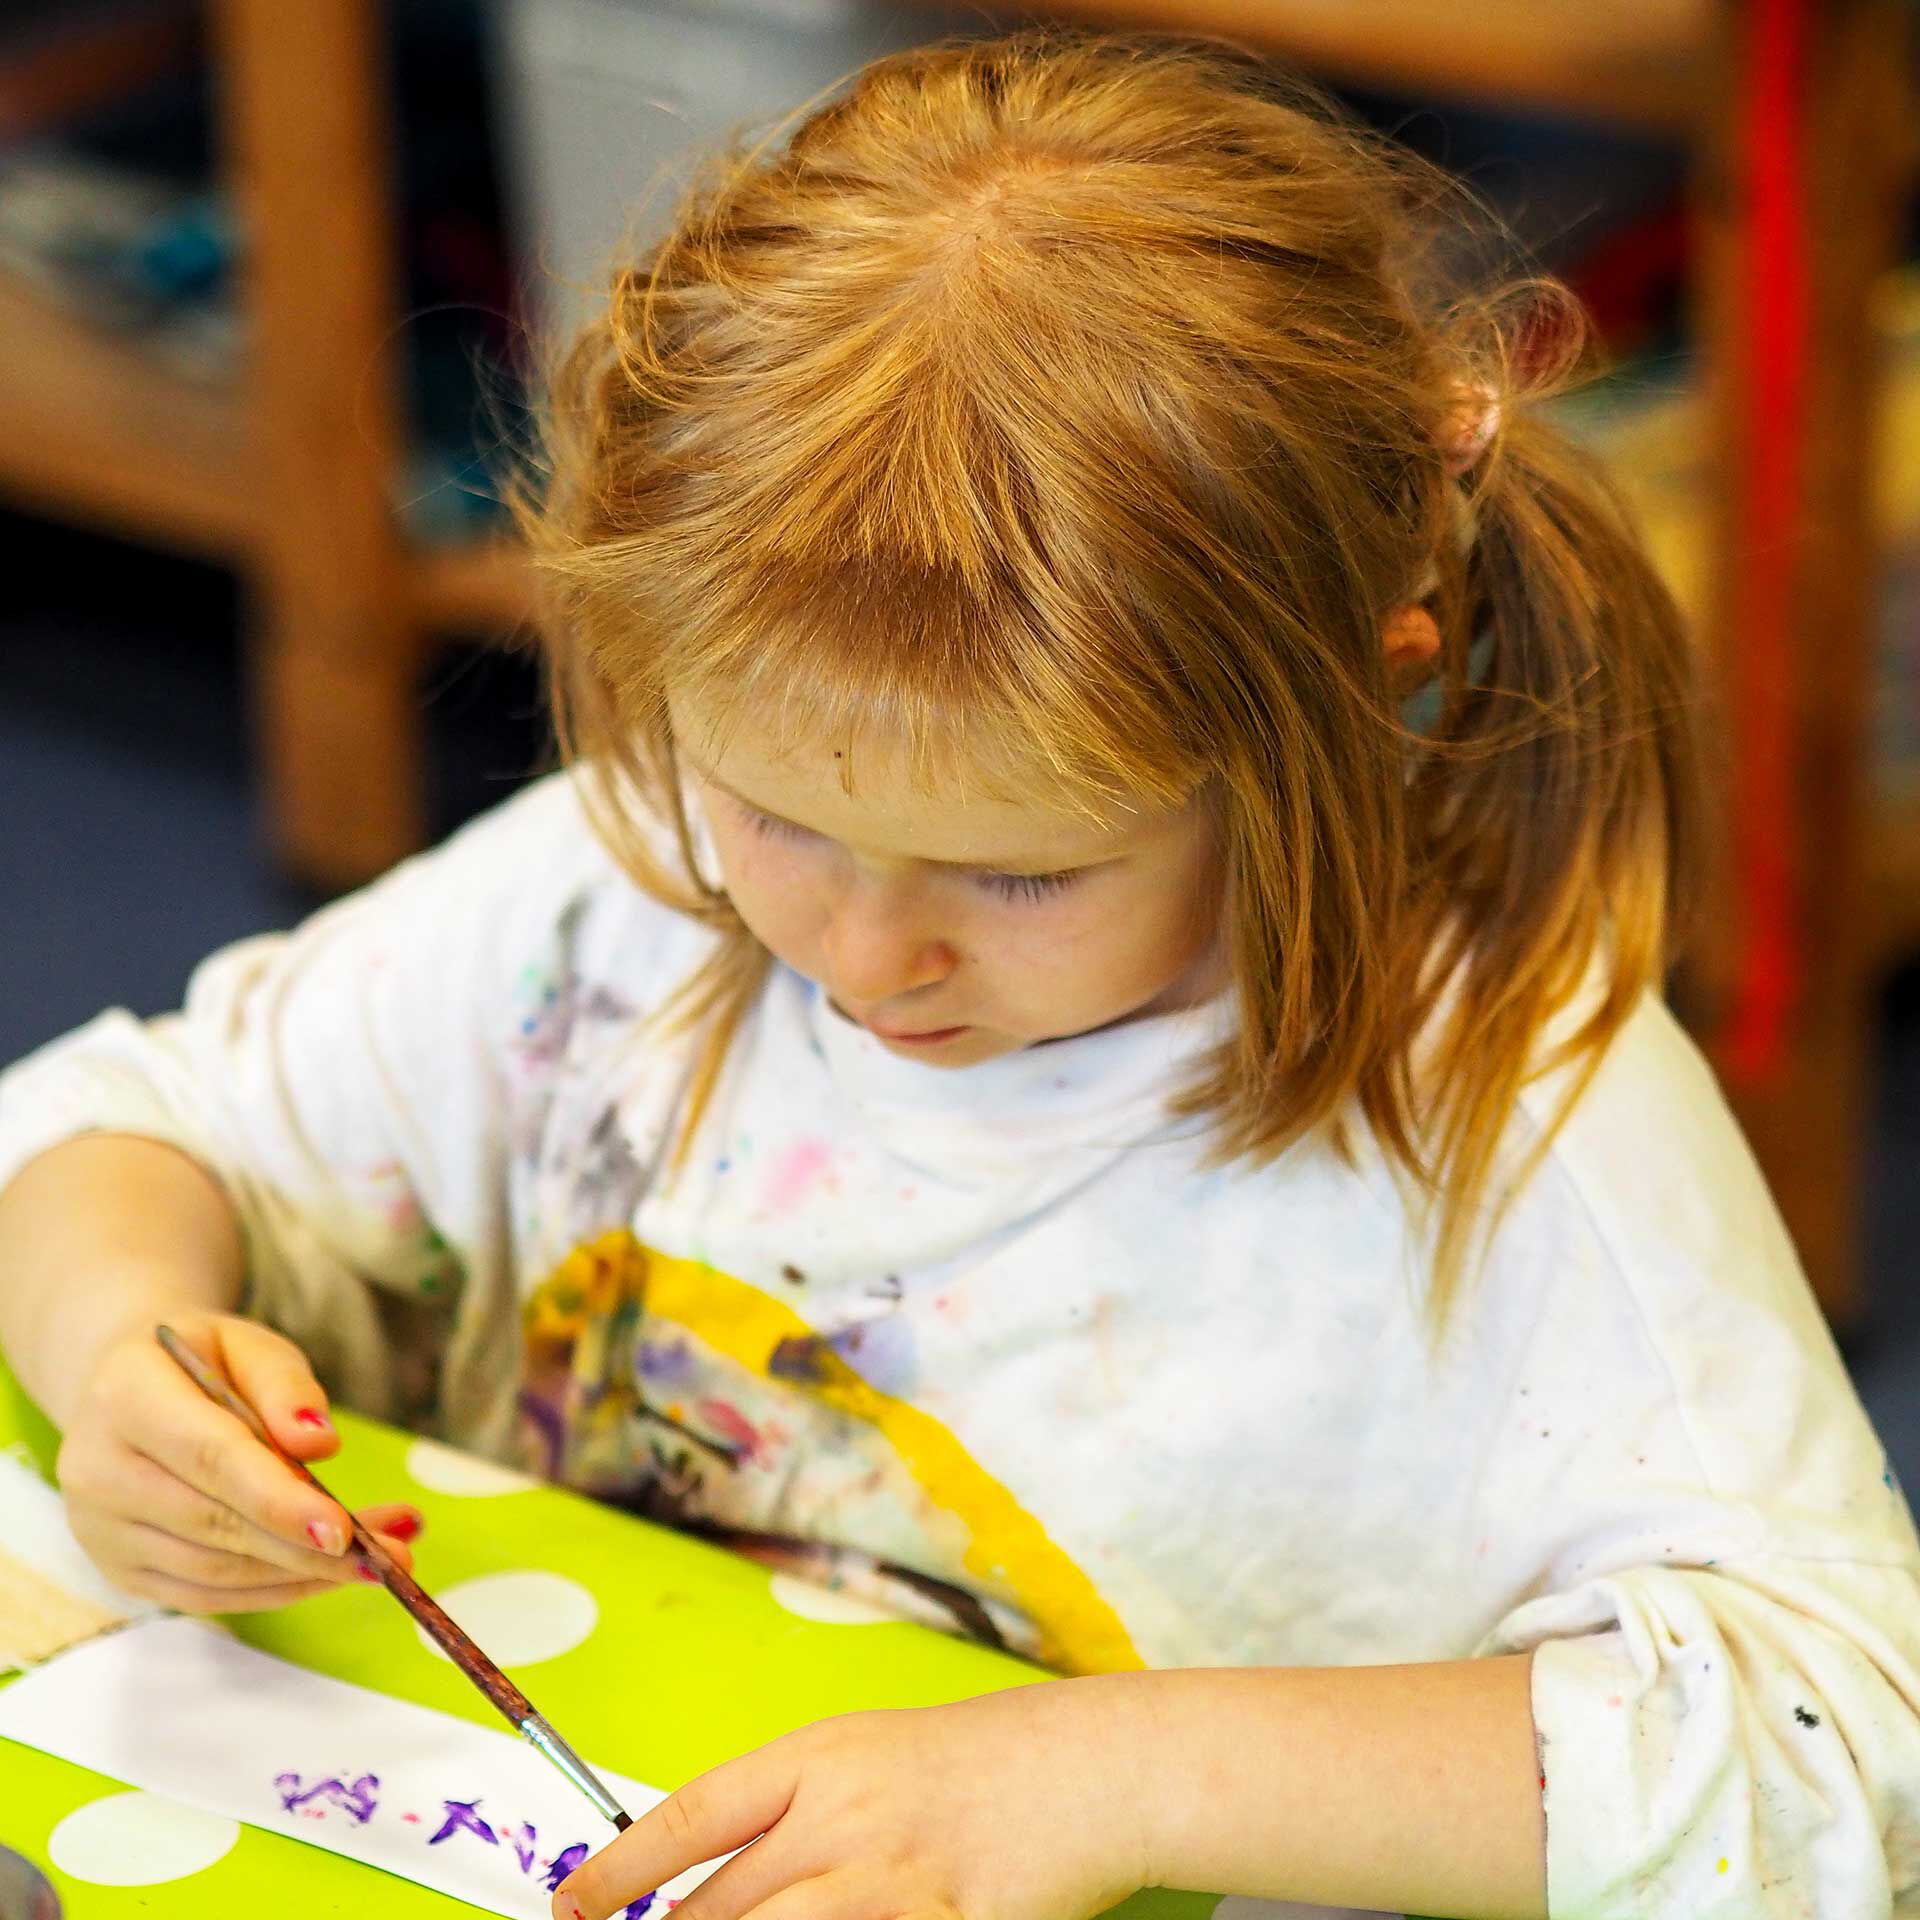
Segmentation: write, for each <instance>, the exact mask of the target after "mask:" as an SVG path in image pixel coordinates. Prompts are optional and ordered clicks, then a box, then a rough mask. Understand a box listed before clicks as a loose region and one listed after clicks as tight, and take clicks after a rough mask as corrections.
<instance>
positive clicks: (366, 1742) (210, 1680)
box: [0, 1616, 720, 1920]
mask: <svg viewBox="0 0 1920 1920" xmlns="http://www.w3.org/2000/svg"><path fill="white" fill-rule="evenodd" d="M560 1732H561V1733H562V1734H565V1733H566V1732H567V1729H566V1728H565V1727H562V1728H561V1729H560ZM0 1736H4V1737H6V1738H8V1739H12V1740H18V1741H21V1742H23V1743H24V1744H25V1745H27V1746H30V1747H38V1748H40V1749H41V1750H42V1751H43V1752H46V1753H51V1754H57V1755H58V1756H59V1757H60V1758H61V1759H63V1760H71V1761H75V1762H77V1763H78V1764H79V1765H81V1766H83V1767H91V1768H93V1769H94V1770H95V1771H96V1772H98V1773H104V1774H107V1775H109V1776H111V1777H112V1778H113V1779H116V1780H124V1781H125V1782H126V1783H127V1784H128V1785H129V1786H135V1787H145V1788H147V1789H149V1790H150V1791H152V1792H155V1793H163V1794H166V1795H168V1796H169V1797H171V1798H172V1799H175V1800H182V1801H185V1802H186V1803H187V1804H188V1805H189V1806H195V1807H201V1808H204V1809H205V1810H206V1811H208V1812H210V1813H224V1814H227V1815H230V1816H231V1817H232V1818H234V1819H236V1820H243V1821H245V1822H246V1823H247V1824H248V1825H250V1826H255V1827H264V1828H266V1829H267V1830H268V1831H269V1832H272V1833H284V1834H288V1835H290V1836H291V1837H292V1838H294V1839H296V1840H304V1841H306V1842H307V1843H308V1844H309V1845H312V1846H316V1847H326V1848H328V1849H329V1850H331V1851H332V1852H334V1853H343V1854H346V1855H347V1856H348V1857H349V1858H351V1859H354V1860H360V1861H364V1862H365V1863H366V1864H367V1865H368V1866H373V1867H381V1868H384V1869H385V1870H386V1871H387V1872H389V1873H397V1874H402V1875H404V1876H405V1877H406V1878H407V1879H409V1880H417V1881H418V1882H419V1883H420V1884H421V1885H422V1886H428V1887H435V1888H438V1889H439V1890H440V1891H441V1892H443V1893H450V1894H453V1895H455V1896H456V1897H457V1898H459V1899H462V1900H468V1901H471V1902H472V1903H473V1905H475V1906H476V1907H482V1908H485V1909H486V1910H487V1911H488V1912H491V1913H501V1914H509V1915H526V1916H530V1917H534V1916H537V1917H538V1920H545V1916H546V1915H547V1913H548V1910H549V1906H550V1887H549V1883H550V1882H552V1883H554V1884H557V1882H558V1880H559V1878H560V1875H561V1874H562V1873H564V1872H567V1871H571V1868H572V1866H573V1865H575V1864H577V1861H578V1859H584V1858H585V1853H584V1852H582V1853H581V1854H579V1855H578V1856H577V1857H576V1858H575V1859H574V1860H571V1861H569V1860H567V1859H566V1858H565V1855H566V1853H567V1850H568V1849H569V1848H571V1847H574V1846H576V1845H581V1844H582V1843H584V1846H585V1847H586V1848H589V1849H591V1850H593V1851H596V1852H597V1851H598V1850H599V1848H600V1847H601V1846H602V1845H603V1844H604V1843H605V1842H606V1841H608V1840H611V1839H612V1838H613V1834H612V1831H611V1830H610V1829H609V1828H608V1826H607V1824H606V1823H605V1821H603V1820H602V1819H601V1818H600V1817H599V1815H598V1814H596V1813H595V1812H594V1811H593V1809H592V1807H591V1806H589V1805H588V1803H587V1801H586V1800H585V1799H584V1798H583V1797H582V1796H581V1794H580V1793H579V1791H578V1790H577V1789H576V1788H574V1787H573V1786H571V1785H569V1784H568V1782H567V1781H566V1780H564V1779H563V1778H562V1777H561V1776H560V1774H558V1773H557V1772H556V1771H555V1770H554V1769H553V1768H552V1767H551V1766H550V1765H549V1764H548V1762H546V1761H545V1760H543V1759H542V1758H541V1757H540V1756H539V1755H538V1754H537V1753H535V1752H534V1750H533V1749H532V1748H531V1747H530V1746H528V1745H527V1744H526V1742H525V1741H523V1740H517V1739H515V1738H514V1737H513V1736H512V1735H511V1734H509V1733H507V1732H505V1731H504V1730H503V1731H500V1732H495V1731H493V1730H492V1729H491V1728H487V1727H480V1726H475V1725H473V1724H472V1723H471V1722H469V1721H465V1720H456V1719H454V1718H453V1717H452V1716H451V1715H450V1714H444V1713H436V1712H435V1711H433V1710H432V1709H431V1708H429V1707H421V1706H416V1705H414V1704H413V1703H412V1702H410V1701H404V1700H394V1699H390V1698H389V1697H388V1696H387V1695H385V1694H381V1693H374V1692H371V1691H369V1690H368V1689H367V1688H365V1687H356V1686H350V1685H348V1684H347V1683H346V1682H345V1681H341V1680H332V1679H328V1678H326V1677H325V1676H323V1675H320V1674H315V1673H308V1672H307V1671H305V1670H304V1669H303V1668H300V1667H295V1666H292V1665H289V1664H288V1663H287V1662H286V1661H284V1660H277V1659H275V1658H274V1657H273V1656H272V1655H271V1654H265V1653H261V1652H258V1651H257V1650H256V1649H254V1648H252V1647H249V1646H247V1645H245V1644H244V1643H243V1642H242V1641H239V1640H236V1639H235V1638H234V1637H233V1635H232V1634H230V1633H228V1632H227V1631H226V1630H225V1629H224V1628H220V1627H215V1626H211V1625H209V1624H208V1623H207V1622H205V1621H201V1620H187V1619H179V1618H174V1617H171V1616H169V1617H164V1618H159V1619H153V1620H147V1621H143V1622H141V1623H140V1624H138V1625H135V1626H129V1627H126V1628H123V1629H122V1630H121V1631H119V1632H117V1633H111V1634H108V1635H107V1636H106V1637H105V1638H103V1639H100V1640H95V1641H91V1642H89V1643H88V1644H87V1645H85V1646H81V1647H75V1648H73V1649H71V1650H70V1651H68V1652H66V1653H63V1654H60V1655H58V1656H56V1657H55V1658H54V1659H52V1660H49V1661H48V1662H46V1664H45V1665H44V1666H41V1667H39V1668H37V1669H36V1670H35V1671H33V1672H32V1673H29V1674H27V1675H26V1676H25V1677H24V1678H22V1679H19V1680H16V1681H15V1682H13V1684H12V1685H11V1686H9V1687H7V1688H5V1689H4V1690H0ZM587 1760H588V1764H589V1765H590V1766H593V1769H594V1771H595V1772H596V1773H597V1774H599V1776H600V1778H601V1779H602V1780H604V1781H605V1782H606V1784H607V1786H608V1788H609V1789H610V1790H611V1791H612V1792H613V1794H614V1795H615V1797H616V1798H618V1799H619V1800H620V1802H621V1804H622V1805H623V1806H624V1807H625V1808H626V1810H627V1811H628V1813H630V1814H632V1815H633V1816H634V1817H635V1818H636V1819H638V1818H639V1816H640V1815H641V1814H642V1813H644V1812H645V1811H646V1810H647V1808H649V1807H651V1806H654V1805H655V1804H657V1803H658V1802H659V1801H661V1800H663V1799H664V1798H665V1797H666V1796H665V1794H663V1793H662V1792H661V1791H660V1790H659V1789H658V1788H655V1787H649V1786H644V1785H642V1784H641V1783H640V1782H639V1781H637V1780H630V1779H627V1778H625V1777H624V1776H623V1775H621V1774H617V1773H614V1772H612V1771H610V1770H609V1769H607V1768H603V1767H601V1766H599V1765H597V1764H596V1763H595V1762H594V1761H593V1759H592V1756H591V1755H589V1756H587ZM436 1836H438V1837H436ZM556 1863H558V1864H556ZM719 1864H720V1863H719V1861H717V1860H716V1861H710V1862H708V1863H707V1864H705V1865H703V1866H700V1867H696V1868H694V1869H692V1870H691V1871H689V1872H687V1873H685V1874H682V1875H681V1876H680V1877H679V1878H678V1879H676V1880H673V1881H670V1882H669V1883H668V1884H667V1885H666V1886H665V1887H663V1888H661V1889H660V1890H659V1891H660V1896H661V1897H660V1898H659V1899H658V1900H657V1901H656V1902H655V1903H654V1907H653V1913H654V1916H655V1920H660V1916H663V1915H664V1913H665V1910H666V1903H667V1901H668V1900H669V1899H678V1898H680V1897H682V1896H683V1895H685V1894H686V1893H688V1892H690V1891H691V1890H692V1889H693V1888H694V1887H696V1886H698V1885H699V1884H700V1882H701V1881H702V1880H704V1879H705V1878H706V1877H707V1875H708V1874H709V1873H711V1872H712V1871H713V1869H714V1868H715V1867H716V1866H718V1865H719Z"/></svg>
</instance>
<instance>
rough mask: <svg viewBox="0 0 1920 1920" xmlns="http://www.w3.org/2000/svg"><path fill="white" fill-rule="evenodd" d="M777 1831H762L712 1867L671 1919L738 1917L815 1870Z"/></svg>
mask: <svg viewBox="0 0 1920 1920" xmlns="http://www.w3.org/2000/svg"><path fill="white" fill-rule="evenodd" d="M782 1839H783V1836H782V1835H781V1834H780V1833H778V1832H771V1833H763V1834H762V1835H761V1836H760V1838H759V1839H758V1840H754V1841H751V1842H749V1843H748V1844H747V1845H746V1846H744V1847H742V1848H741V1849H740V1851H739V1852H738V1853H736V1854H735V1855H734V1856H733V1858H732V1859H731V1860H728V1861H726V1862H724V1863H723V1864H722V1865H720V1866H718V1867H716V1868H715V1869H714V1871H713V1872H712V1873H710V1874H708V1875H707V1877H706V1878H705V1879H704V1880H702V1881H701V1882H700V1884H699V1886H698V1887H696V1888H695V1889H694V1890H693V1892H692V1893H690V1894H688V1895H687V1897H686V1898H685V1899H684V1900H682V1901H681V1902H680V1904H679V1906H677V1907H676V1908H675V1909H674V1914H673V1920H741V1916H742V1915H743V1914H748V1913H751V1912H752V1911H753V1910H754V1908H756V1907H758V1906H760V1905H761V1904H762V1903H763V1902H765V1901H767V1900H770V1899H772V1898H773V1896H774V1895H775V1894H776V1893H779V1892H780V1891H781V1890H782V1889H783V1888H785V1887H791V1886H796V1885H798V1884H799V1883H800V1882H802V1881H804V1880H806V1879H807V1878H809V1877H810V1876H811V1875H813V1874H814V1873H815V1872H816V1871H817V1869H816V1868H815V1866H814V1865H813V1864H812V1863H811V1862H809V1861H806V1860H805V1859H803V1858H801V1857H800V1856H799V1855H798V1854H797V1853H796V1851H795V1850H794V1848H793V1847H791V1846H788V1845H783V1844H782Z"/></svg>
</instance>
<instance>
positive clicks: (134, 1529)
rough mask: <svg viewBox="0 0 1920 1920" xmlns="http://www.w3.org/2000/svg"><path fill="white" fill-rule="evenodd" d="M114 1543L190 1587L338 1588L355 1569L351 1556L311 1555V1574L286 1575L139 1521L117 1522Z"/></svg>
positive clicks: (127, 1556)
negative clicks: (314, 1562) (314, 1566)
mask: <svg viewBox="0 0 1920 1920" xmlns="http://www.w3.org/2000/svg"><path fill="white" fill-rule="evenodd" d="M119 1531H120V1538H119V1539H118V1540H117V1541H116V1543H115V1547H116V1551H117V1553H118V1556H119V1557H120V1558H121V1559H123V1560H125V1561H127V1562H128V1563H130V1564H131V1565H133V1566H136V1567H142V1568H144V1569H146V1571H148V1572H149V1573H163V1574H165V1575H167V1577H168V1578H169V1579H174V1580H184V1581H186V1582H187V1583H188V1584H189V1585H190V1586H196V1587H207V1588H210V1589H217V1590H223V1591H224V1590H226V1589H229V1588H245V1589H249V1590H250V1589H253V1588H256V1587H277V1586H290V1585H297V1586H319V1587H337V1586H339V1585H340V1584H341V1582H342V1581H346V1580H351V1579H353V1578H355V1577H356V1575H357V1573H358V1571H359V1569H358V1567H357V1566H356V1565H355V1563H354V1561H353V1560H352V1559H350V1558H349V1559H345V1560H329V1559H327V1558H326V1556H325V1555H323V1554H315V1555H314V1556H313V1557H314V1559H315V1560H317V1561H318V1562H319V1563H320V1566H319V1569H318V1570H316V1571H315V1572H314V1573H313V1574H311V1575H309V1576H307V1577H304V1578H301V1577H298V1576H296V1577H295V1578H293V1579H291V1580H290V1579H289V1578H288V1575H287V1571H286V1569H285V1568H284V1567H279V1566H275V1565H274V1564H273V1563H272V1562H270V1561H266V1560H257V1559H255V1558H254V1556H253V1555H252V1554H250V1553H229V1552H228V1551H227V1550H226V1549H225V1548H224V1547H203V1546H201V1545H200V1544H199V1542H197V1541H194V1540H183V1539H181V1538H180V1536H179V1535H178V1534H173V1533H165V1532H162V1530H161V1529H160V1528H158V1527H149V1526H145V1525H143V1524H142V1523H141V1522H139V1521H126V1522H122V1523H121V1526H120V1530H119Z"/></svg>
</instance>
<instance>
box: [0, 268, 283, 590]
mask: <svg viewBox="0 0 1920 1920" xmlns="http://www.w3.org/2000/svg"><path fill="white" fill-rule="evenodd" d="M0 368H4V369H5V377H4V378H0V491H4V492H5V493H6V494H7V495H8V496H10V497H11V498H13V499H14V500H16V501H18V502H20V503H21V504H23V505H25V506H28V507H31V508H33V509H35V510H37V511H48V512H53V513H55V514H59V515H62V516H71V517H73V518H75V519H82V520H89V521H94V522H97V523H99V524H100V525H102V526H105V527H107V528H109V529H111V530H112V531H114V532H118V533H129V534H132V535H134V536H135V537H136V538H138V539H141V540H146V541H151V542H155V543H157V544H161V545H167V546H178V547H181V548H184V549H186V550H187V551H189V552H191V553H196V554H201V555H205V556H208V557H217V558H224V559H231V558H234V557H235V556H237V555H239V554H240V553H242V552H244V551H245V550H246V549H247V548H249V547H250V546H251V545H252V543H253V541H254V540H255V539H256V537H257V536H258V534H259V531H260V525H261V511H262V509H261V493H260V488H259V473H258V461H257V459H256V457H255V452H254V448H253V444H252V437H251V434H250V432H249V429H248V422H247V419H246V416H245V414H244V412H243V409H242V408H241V406H240V404H239V402H238V400H237V398H236V397H235V396H234V395H232V394H228V393H223V392H220V391H218V390H215V389H210V388H206V387H201V386H197V385H196V384H194V383H193V382H192V381H189V380H186V379H183V378H180V377H178V376H174V375H169V374H168V373H166V372H165V371H164V370H162V369H156V367H155V366H154V364H153V362H152V361H151V360H150V359H148V358H146V357H145V356H144V355H142V354H141V353H139V352H138V351H136V350H135V349H133V348H131V347H128V346H126V345H125V344H123V343H121V342H120V341H117V340H115V339H114V338H113V337H112V336H110V335H108V334H106V333H103V332H101V331H99V330H97V329H95V328H92V327H89V326H88V325H87V324H86V322H85V321H84V320H82V319H81V318H79V317H78V316H77V315H75V314H74V313H72V312H70V311H68V310H66V309H65V308H63V307H60V306H58V305H56V304H55V303H54V302H52V301H51V300H50V299H45V298H42V297H41V296H39V295H37V294H35V293H33V292H32V291H30V290H28V289H26V288H23V287H22V286H21V285H20V284H19V283H18V282H17V281H13V280H8V279H6V278H5V277H0Z"/></svg>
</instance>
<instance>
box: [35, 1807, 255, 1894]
mask: <svg viewBox="0 0 1920 1920" xmlns="http://www.w3.org/2000/svg"><path fill="white" fill-rule="evenodd" d="M239 1838H240V1823H239V1821H237V1820H229V1819H228V1818H227V1817H226V1815H225V1814H221V1813H203V1812H201V1810H200V1809H199V1808H198V1807H183V1806H182V1805H181V1804H180V1803H179V1801H177V1800H165V1799H162V1798H161V1796H160V1795H159V1794H157V1793H112V1794H109V1795H108V1796H107V1797H106V1798H105V1799H104V1800H89V1801H88V1802H87V1804H86V1805H85V1806H84V1807H79V1808H76V1809H75V1811H73V1812H72V1813H70V1814H68V1815H67V1817H66V1818H65V1819H64V1820H62V1821H61V1822H60V1824H59V1825H58V1826H57V1827H55V1828H54V1830H53V1833H52V1836H51V1837H50V1838H49V1840H48V1841H47V1853H48V1855H49V1857H50V1858H51V1859H52V1861H53V1864H54V1865H55V1866H56V1867H58V1868H59V1869H60V1871H61V1872H62V1873H70V1874H72V1875H73V1877H74V1878H75V1879H76V1880H91V1881H92V1882H93V1883H94V1885H95V1886H99V1887H146V1886H152V1885H153V1884H154V1883H155V1882H156V1881H159V1880H184V1879H185V1878H186V1877H187V1875H188V1874H190V1873H200V1872H202V1871H204V1870H205V1869H206V1868H208V1867H210V1866H212V1865H213V1863H214V1862H215V1861H216V1860H219V1859H223V1858H224V1857H225V1856H226V1853H227V1851H228V1849H229V1848H230V1847H232V1845H233V1843H234V1842H235V1841H236V1840H238V1839H239Z"/></svg>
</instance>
